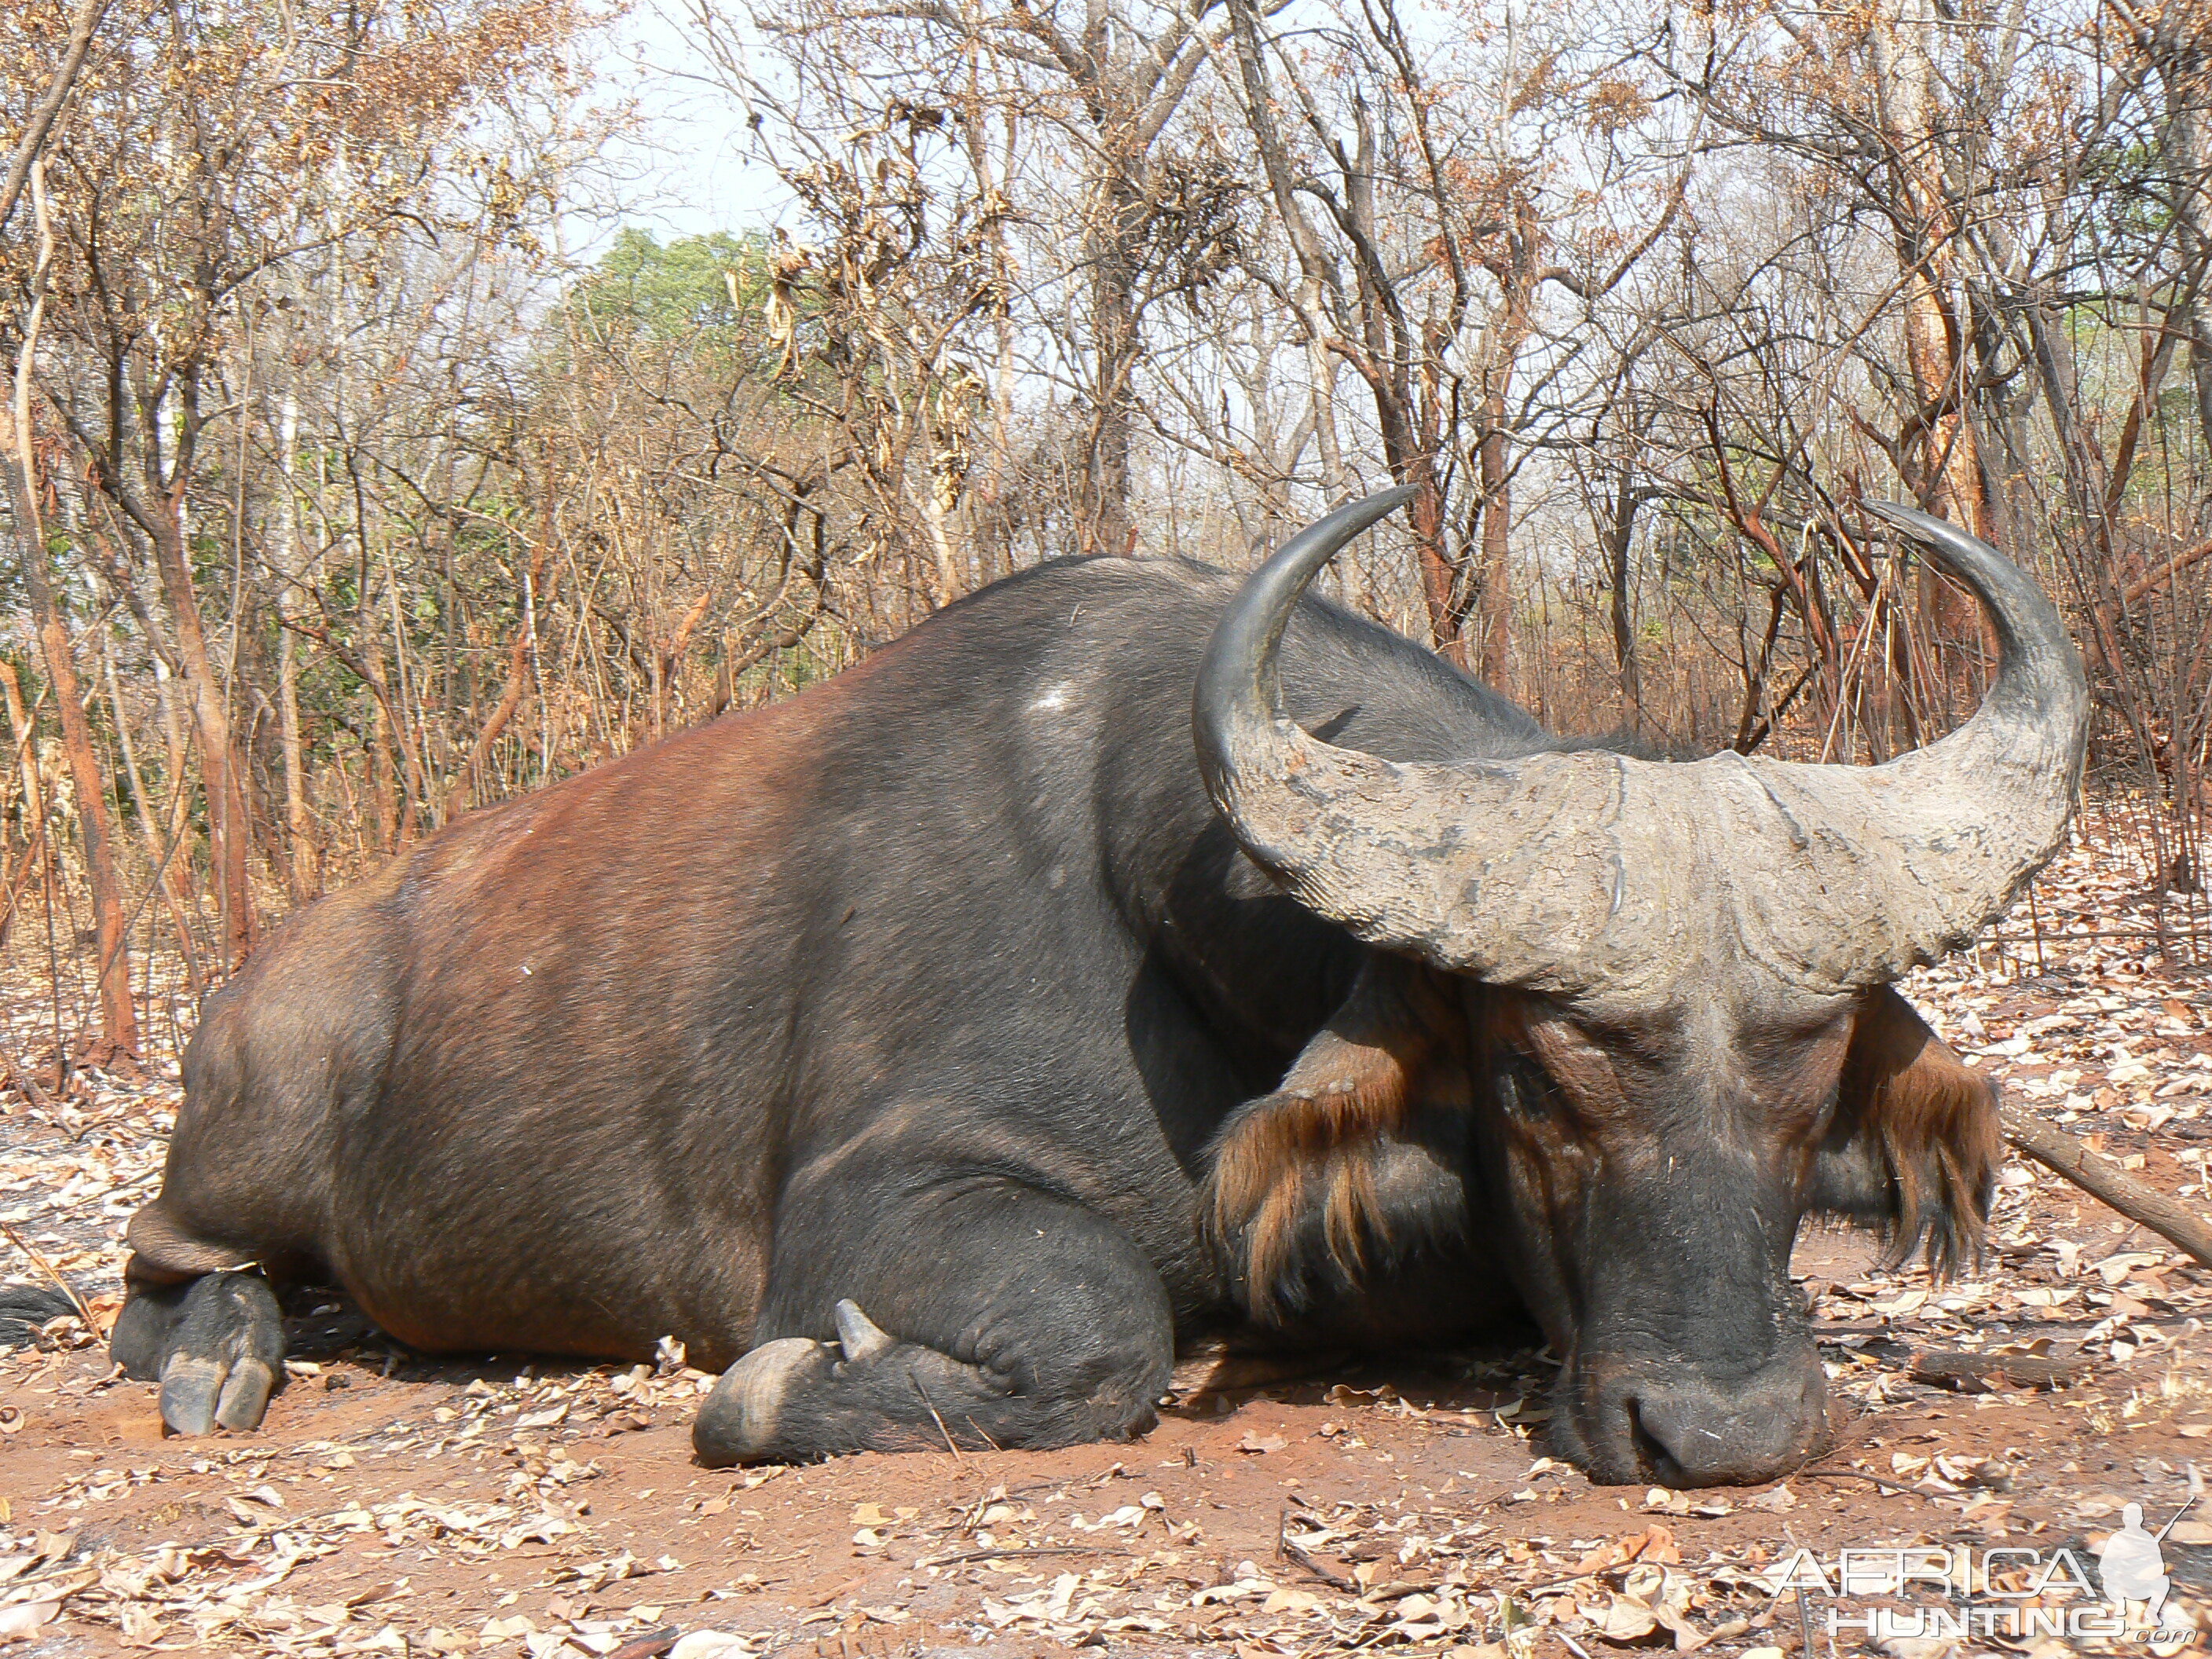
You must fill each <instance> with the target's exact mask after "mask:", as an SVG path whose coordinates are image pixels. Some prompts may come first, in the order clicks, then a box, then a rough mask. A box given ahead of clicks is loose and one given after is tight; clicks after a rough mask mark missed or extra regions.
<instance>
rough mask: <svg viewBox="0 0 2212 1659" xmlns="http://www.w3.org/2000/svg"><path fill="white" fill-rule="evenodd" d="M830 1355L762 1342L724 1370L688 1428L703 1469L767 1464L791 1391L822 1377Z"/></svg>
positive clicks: (791, 1341)
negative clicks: (696, 1418)
mask: <svg viewBox="0 0 2212 1659" xmlns="http://www.w3.org/2000/svg"><path fill="white" fill-rule="evenodd" d="M835 1359H836V1356H835V1355H834V1354H833V1353H832V1352H831V1351H830V1349H829V1347H828V1346H825V1345H823V1344H822V1343H820V1342H810V1341H808V1340H806V1339H805V1337H803V1336H787V1337H781V1338H779V1339H778V1340H775V1341H774V1342H763V1344H761V1346H759V1347H757V1348H755V1349H754V1350H753V1351H752V1352H750V1353H749V1354H747V1355H746V1356H745V1357H744V1358H742V1359H740V1360H739V1361H738V1363H737V1364H734V1365H732V1366H731V1367H730V1369H729V1370H726V1371H724V1372H723V1373H722V1375H721V1378H720V1381H718V1382H717V1383H715V1384H714V1392H713V1393H712V1394H710V1395H708V1396H707V1403H706V1404H705V1405H703V1406H702V1407H699V1419H698V1421H697V1422H696V1423H694V1424H693V1425H691V1448H692V1449H693V1450H694V1451H696V1452H697V1453H698V1455H699V1461H700V1462H702V1463H704V1464H705V1465H706V1466H707V1467H708V1468H723V1467H725V1466H726V1465H728V1464H732V1463H758V1462H769V1461H770V1459H769V1448H770V1447H772V1446H773V1445H774V1444H775V1431H776V1422H777V1419H779V1418H780V1417H781V1415H782V1413H783V1402H784V1401H786V1400H787V1399H788V1398H790V1396H791V1394H792V1391H793V1389H797V1388H799V1387H801V1386H803V1385H804V1384H805V1383H806V1382H807V1381H809V1380H811V1379H812V1378H815V1377H819V1376H825V1375H827V1374H828V1372H829V1368H830V1366H831V1365H832V1364H834V1363H835Z"/></svg>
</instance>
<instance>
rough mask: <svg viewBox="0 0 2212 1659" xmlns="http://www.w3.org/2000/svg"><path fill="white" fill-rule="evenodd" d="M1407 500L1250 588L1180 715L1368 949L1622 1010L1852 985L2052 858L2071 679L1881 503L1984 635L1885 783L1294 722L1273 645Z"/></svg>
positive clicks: (2047, 650) (1258, 844) (1369, 503)
mask: <svg viewBox="0 0 2212 1659" xmlns="http://www.w3.org/2000/svg"><path fill="white" fill-rule="evenodd" d="M1411 494H1412V492H1411V491H1410V490H1408V489H1394V490H1390V491H1387V492H1385V493H1383V494H1382V495H1374V496H1370V497H1369V498H1368V499H1367V500H1365V501H1358V502H1354V503H1352V505H1350V506H1347V507H1341V508H1340V509H1338V510H1337V511H1336V512H1334V513H1331V514H1330V515H1329V516H1328V517H1327V518H1326V519H1323V520H1321V522H1319V523H1318V524H1316V525H1314V526H1311V527H1310V528H1309V529H1307V530H1305V531H1304V532H1301V533H1300V534H1299V535H1298V536H1297V537H1296V538H1293V539H1292V540H1291V542H1290V544H1288V545H1286V546H1285V547H1284V548H1283V550H1281V551H1280V552H1279V553H1277V554H1276V555H1275V556H1273V558H1271V559H1270V560H1268V562H1267V563H1266V564H1265V565H1264V566H1262V567H1261V568H1260V569H1259V570H1258V571H1257V572H1256V573H1255V574H1253V576H1252V577H1251V579H1250V580H1249V581H1247V582H1246V583H1245V585H1244V586H1243V590H1242V591H1241V592H1239V593H1238V594H1237V598H1236V599H1235V600H1234V601H1233V602H1232V603H1231V606H1230V608H1229V611H1228V612H1227V613H1226V615H1225V616H1224V617H1223V618H1222V621H1221V623H1220V624H1219V626H1218V628H1217V629H1215V632H1214V635H1213V639H1212V643H1211V645H1210V646H1209V647H1208V648H1207V651H1206V659H1205V662H1204V664H1203V665H1202V666H1201V668H1200V673H1199V679H1198V685H1197V690H1196V695H1195V698H1194V710H1193V724H1194V733H1195V737H1196V740H1197V748H1198V758H1199V765H1200V769H1201V771H1202V772H1203V773H1204V775H1205V778H1206V787H1207V789H1208V790H1209V791H1210V792H1211V793H1212V797H1213V800H1214V804H1215V805H1217V806H1218V808H1219V809H1220V811H1221V812H1222V814H1223V816H1224V817H1225V819H1226V820H1227V821H1228V823H1229V825H1230V827H1231V829H1232V830H1233V831H1234V833H1235V835H1236V836H1237V841H1238V842H1240V844H1242V846H1243V848H1244V850H1245V851H1246V852H1247V853H1248V854H1250V856H1251V857H1252V858H1253V859H1254V860H1255V861H1256V862H1257V863H1259V864H1260V865H1261V866H1262V867H1263V868H1264V869H1266V870H1267V871H1268V872H1270V873H1271V874H1272V875H1273V877H1274V878H1276V879H1277V880H1278V881H1279V882H1280V883H1281V884H1283V885H1284V886H1285V888H1286V889H1287V890H1289V891H1290V892H1291V894H1292V895H1294V896H1296V897H1297V899H1298V900H1299V901H1300V902H1302V903H1304V905H1305V906H1307V908H1310V909H1312V910H1314V911H1315V912H1316V913H1317V914H1319V915H1323V916H1326V917H1328V918H1329V919H1330V920H1332V921H1336V922H1338V923H1340V924H1341V925H1342V926H1344V927H1346V928H1348V929H1350V930H1351V931H1352V933H1355V934H1357V935H1358V937H1360V938H1361V939H1365V940H1367V941H1368V942H1370V944H1374V945H1380V946H1383V948H1386V949H1389V950H1393V951H1401V952H1403V953H1406V954H1407V955H1411V956H1415V957H1421V958H1424V959H1425V960H1426V961H1428V962H1431V963H1434V964H1435V965H1437V967H1440V968H1444V969H1450V970H1454V971H1456V972H1462V973H1467V974H1472V975H1476V976H1478V977H1480V978H1483V979H1486V980H1488V981H1492V982H1493V983H1498V984H1515V985H1522V986H1527V987H1530V988H1533V989H1537V990H1542V991H1545V992H1547V993H1550V994H1562V995H1569V996H1581V997H1585V998H1588V997H1607V996H1613V995H1617V996H1620V997H1622V998H1625V999H1626V1000H1630V1001H1634V1000H1638V999H1639V998H1641V997H1643V996H1645V995H1648V994H1651V993H1653V992H1657V991H1661V990H1662V989H1664V988H1665V987H1669V986H1674V985H1679V984H1680V983H1682V982H1684V981H1685V979H1686V976H1694V975H1698V974H1699V973H1701V972H1705V971H1709V970H1711V969H1717V968H1718V967H1720V966H1722V965H1723V964H1733V963H1752V964H1756V965H1757V966H1759V967H1760V968H1762V969H1765V971H1766V972H1767V973H1768V974H1770V975H1773V976H1775V977H1777V978H1778V979H1780V980H1782V981H1784V982H1786V983H1789V984H1792V985H1796V986H1800V987H1805V988H1807V989H1814V990H1825V991H1835V992H1842V991H1848V990H1851V989H1856V988H1859V987H1866V986H1870V985H1877V984H1881V983H1883V982H1885V981H1888V980H1890V979H1893V978H1894V977H1895V976H1896V975H1898V974H1899V973H1900V972H1902V971H1903V970H1904V969H1906V968H1908V967H1911V966H1912V965H1913V964H1915V963H1921V962H1926V961H1929V960H1931V959H1933V958H1934V957H1936V956H1938V955H1940V954H1942V952H1943V951H1947V950H1951V949H1954V948H1956V947H1958V946H1960V945H1963V944H1965V943H1966V942H1967V941H1969V940H1971V939H1972V938H1973V937H1974V936H1975V935H1976V934H1977V933H1978V932H1979V930H1980V929H1981V927H1983V926H1984V924H1985V923H1986V922H1987V921H1989V920H1990V918H1991V917H1992V916H1995V915H1999V914H2002V911H2003V910H2004V908H2006V906H2007V905H2008V903H2009V902H2010V901H2011V900H2012V898H2013V896H2014V895H2015V893H2017V892H2018V890H2020V888H2021V886H2023V885H2024V884H2026V882H2027V878H2029V877H2030V876H2032V875H2033V873H2034V872H2036V871H2037V870H2038V869H2039V868H2040V867H2041V866H2042V865H2043V863H2044V861H2045V860H2047V859H2048V858H2049V857H2050V856H2051V854H2052V853H2054V852H2055V851H2057V848H2058V847H2059V845H2060V842H2061V841H2062V839H2063V836H2064V833H2065V826H2066V822H2067V818H2068V816H2069V813H2070V811H2071V810H2072V805H2073V800H2074V795H2075V789H2076V786H2077V784H2078V781H2079V778H2080V773H2081V755H2082V749H2083V744H2084V743H2085V741H2086V738H2087V726H2088V708H2089V702H2088V686H2087V679H2086V678H2085V677H2084V675H2083V673H2082V670H2081V659H2080V657H2079V655H2078V654H2077V653H2075V649H2074V646H2073V643H2072V641H2070V640H2069V639H2068V637H2067V635H2066V632H2065V629H2064V627H2063V624H2062V623H2060V621H2059V618H2058V614H2057V611H2055V610H2054V609H2053V608H2052V606H2051V602H2050V600H2049V599H2045V597H2044V595H2043V593H2042V592H2041V591H2040V590H2039V588H2038V587H2037V586H2035V584H2034V583H2033V582H2032V581H2030V580H2028V579H2027V577H2026V576H2024V575H2022V574H2021V572H2020V571H2019V570H2018V569H2017V568H2015V567H2014V566H2013V565H2012V564H2011V563H2010V562H2008V560H2006V559H2005V558H2004V556H2002V555H2001V554H2000V553H1998V552H1997V551H1996V549H1995V548H1993V547H1991V546H1990V545H1989V544H1988V543H1986V542H1984V541H1981V540H1979V539H1978V538H1975V537H1972V536H1970V535H1967V534H1966V532H1963V531H1960V530H1958V529H1956V528H1954V526H1950V525H1948V524H1946V523H1944V522H1943V521H1942V520H1939V519H1934V518H1930V517H1929V516H1928V515H1927V514H1926V513H1918V512H1915V511H1913V510H1912V509H1911V508H1909V507H1895V506H1891V505H1887V504H1885V503H1869V510H1871V511H1873V512H1875V513H1879V514H1880V515H1881V517H1882V518H1884V519H1886V520H1888V521H1889V522H1890V523H1891V524H1893V525H1894V526H1896V527H1897V528H1898V529H1899V531H1901V532H1903V533H1904V534H1905V536H1907V537H1909V538H1911V539H1912V540H1914V541H1916V542H1917V543H1919V544H1922V545H1923V547H1924V548H1926V550H1927V551H1928V553H1929V556H1930V557H1931V558H1932V559H1933V561H1934V562H1936V564H1937V565H1938V566H1939V567H1941V568H1942V569H1944V570H1946V571H1948V573H1949V574H1952V575H1953V576H1955V577H1956V578H1958V580H1960V581H1961V582H1963V583H1964V584H1965V585H1966V586H1967V587H1968V588H1969V589H1971V590H1972V592H1973V593H1974V595H1975V597H1976V598H1977V599H1978V600H1979V601H1980V602H1981V604H1982V606H1983V608H1984V611H1986V612H1987V613H1988V615H1989V617H1990V623H1991V626H1992V629H1993V630H1994V632H1995V634H1996V642H1997V672H1996V680H1995V683H1994V684H1991V686H1990V690H1989V694H1988V696H1986V697H1985V698H1984V700H1983V702H1982V706H1981V708H1979V709H1978V711H1977V712H1976V713H1975V714H1974V716H1973V718H1972V720H1968V721H1967V722H1966V724H1965V725H1964V726H1960V728H1959V729H1958V730H1957V731H1955V732H1952V733H1951V734H1950V735H1949V736H1948V737H1947V738H1942V740H1941V741H1939V742H1937V743H1935V744H1930V745H1929V746H1928V747H1926V748H1924V749H1919V750H1913V751H1912V752H1911V753H1909V754H1905V755H1902V756H1899V757H1898V758H1897V759H1895V760H1893V761H1890V762H1888V763H1887V764H1884V765H1881V766H1873V767H1863V766H1842V765H1812V764H1804V763H1788V762H1782V761H1776V760H1771V759H1767V758H1765V757H1756V756H1753V757H1747V756H1742V755H1739V754H1736V753H1735V752H1734V751H1733V750H1727V751H1723V752H1722V753H1720V754H1717V755H1713V756H1711V757H1707V758H1705V759H1704V760H1700V761H1695V762H1691V763H1684V764H1675V763H1668V762H1663V761H1646V760H1639V759H1635V758H1632V757H1628V756H1624V755H1617V754H1613V753H1610V752H1607V751H1605V750H1595V749H1564V750H1563V749H1556V748H1553V749H1542V750H1538V751H1536V752H1519V753H1516V752H1511V751H1510V748H1509V749H1507V750H1505V751H1503V752H1501V751H1500V750H1499V749H1498V744H1499V743H1500V739H1499V738H1498V736H1497V734H1496V732H1494V731H1486V730H1485V729H1484V728H1483V727H1481V726H1480V725H1479V724H1478V723H1476V722H1475V721H1474V720H1473V719H1472V717H1471V720H1470V729H1469V732H1468V750H1469V752H1468V757H1466V758H1463V759H1461V760H1457V761H1453V762H1449V763H1417V762H1395V761H1389V760H1385V759H1383V758H1381V757H1377V756H1374V755H1370V754H1365V753H1363V752H1361V751H1358V750H1350V749H1340V748H1338V747H1336V746H1335V745H1334V744H1328V743H1326V742H1323V741H1322V740H1321V739H1319V738H1315V737H1313V736H1311V735H1310V734H1309V733H1308V732H1305V731H1304V730H1302V729H1301V728H1300V727H1299V726H1297V725H1296V724H1294V723H1293V722H1292V721H1291V719H1290V718H1289V717H1288V715H1287V714H1285V712H1284V708H1283V699H1282V693H1281V688H1280V686H1279V682H1278V679H1277V674H1276V666H1275V664H1276V657H1277V654H1278V652H1279V648H1280V647H1281V644H1282V640H1283V635H1284V633H1285V629H1287V628H1288V627H1289V625H1290V622H1291V616H1292V614H1293V612H1294V611H1296V609H1297V603H1298V600H1299V599H1300V597H1301V596H1302V595H1303V594H1304V591H1305V589H1306V586H1307V585H1308V584H1309V583H1310V581H1311V580H1313V578H1314V576H1315V574H1316V573H1317V572H1319V570H1320V569H1321V568H1322V566H1323V565H1324V564H1326V563H1327V562H1328V561H1329V559H1330V558H1332V557H1333V556H1334V555H1335V554H1336V553H1337V552H1338V551H1340V550H1341V549H1342V548H1343V547H1344V546H1345V544H1346V543H1347V542H1349V541H1350V540H1351V539H1352V538H1353V537H1354V536H1356V535H1358V533H1359V532H1361V531H1363V530H1364V529H1366V528H1367V527H1368V526H1370V525H1372V524H1373V523H1375V522H1376V520H1379V519H1381V518H1383V516H1384V515H1385V514H1387V513H1389V512H1390V511H1391V510H1392V509H1393V508H1395V507H1397V506H1399V505H1400V504H1401V503H1402V502H1403V501H1407V499H1409V497H1410V495H1411ZM1471 706H1472V705H1471ZM1516 742H1517V743H1518V744H1520V746H1521V747H1522V749H1524V750H1525V749H1527V748H1528V747H1530V745H1529V744H1528V742H1527V740H1526V739H1516ZM1486 744H1487V745H1488V746H1489V750H1490V752H1487V753H1486V752H1484V750H1485V746H1486Z"/></svg>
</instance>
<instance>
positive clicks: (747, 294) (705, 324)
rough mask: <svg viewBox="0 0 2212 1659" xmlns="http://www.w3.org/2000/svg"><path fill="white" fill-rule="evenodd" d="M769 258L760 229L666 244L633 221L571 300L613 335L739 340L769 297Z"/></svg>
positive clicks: (698, 340)
mask: <svg viewBox="0 0 2212 1659" xmlns="http://www.w3.org/2000/svg"><path fill="white" fill-rule="evenodd" d="M768 259H769V256H768V239H767V238H766V237H765V236H763V235H762V234H760V233H758V232H757V231H753V232H748V233H746V234H744V235H742V236H733V235H732V234H729V233H728V232H726V231H716V232H714V234H712V235H708V236H683V237H678V239H677V240H674V241H672V242H670V243H669V244H667V245H666V246H662V245H661V243H660V242H659V240H656V239H655V238H654V236H653V234H652V233H651V232H650V231H645V230H639V229H637V228H634V227H633V228H627V229H624V230H623V231H622V232H621V233H620V234H617V236H616V238H615V240H614V246H612V247H611V248H609V249H608V250H607V252H606V254H605V257H604V258H601V259H600V261H599V264H598V265H597V266H595V267H594V268H593V269H592V272H591V274H590V275H589V276H586V277H585V278H583V280H582V281H580V283H577V284H576V286H575V288H574V289H573V290H571V292H570V295H569V303H570V304H571V305H572V306H574V307H578V308H579V309H580V311H581V312H582V313H583V314H584V315H585V316H586V317H588V318H589V319H590V321H591V323H592V325H593V326H594V327H595V328H596V329H597V330H599V331H601V332H602V333H604V334H605V335H608V336H614V335H617V334H629V335H630V336H632V337H637V336H642V337H645V338H647V339H652V340H661V341H667V342H671V343H690V344H694V345H696V344H702V343H727V344H732V345H734V344H736V343H738V342H739V341H740V340H741V339H743V338H744V337H746V336H748V335H749V334H750V331H751V329H752V327H753V325H754V324H755V323H756V322H757V319H758V318H759V316H760V314H761V307H763V305H764V304H765V303H766V301H767V299H768V292H769V282H768V270H769V265H768Z"/></svg>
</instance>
